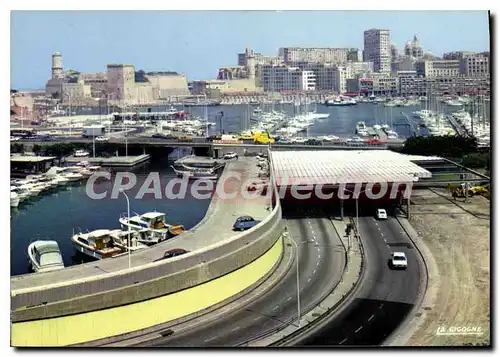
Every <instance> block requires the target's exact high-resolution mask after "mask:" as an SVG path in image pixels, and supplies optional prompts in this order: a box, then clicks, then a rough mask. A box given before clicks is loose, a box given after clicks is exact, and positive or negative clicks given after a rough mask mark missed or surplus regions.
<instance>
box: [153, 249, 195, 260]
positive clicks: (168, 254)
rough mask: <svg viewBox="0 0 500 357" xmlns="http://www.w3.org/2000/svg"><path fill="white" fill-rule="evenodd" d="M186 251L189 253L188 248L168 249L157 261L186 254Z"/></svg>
mask: <svg viewBox="0 0 500 357" xmlns="http://www.w3.org/2000/svg"><path fill="white" fill-rule="evenodd" d="M186 253H189V252H188V251H187V250H184V249H181V248H175V249H170V250H167V251H166V252H165V253H164V254H163V257H161V258H158V259H156V260H155V262H158V261H160V260H164V259H169V258H173V257H178V256H179V255H182V254H186Z"/></svg>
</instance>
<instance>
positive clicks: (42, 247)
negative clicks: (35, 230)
mask: <svg viewBox="0 0 500 357" xmlns="http://www.w3.org/2000/svg"><path fill="white" fill-rule="evenodd" d="M28 259H29V261H30V265H31V267H32V269H33V270H34V271H35V273H44V272H47V271H54V270H60V269H64V263H63V259H62V255H61V251H60V249H59V245H58V244H57V242H56V241H53V240H37V241H35V242H33V243H31V244H30V245H29V246H28Z"/></svg>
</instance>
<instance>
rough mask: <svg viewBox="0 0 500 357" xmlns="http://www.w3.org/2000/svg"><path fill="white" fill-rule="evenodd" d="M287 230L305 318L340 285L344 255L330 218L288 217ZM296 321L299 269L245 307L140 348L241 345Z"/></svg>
mask: <svg viewBox="0 0 500 357" xmlns="http://www.w3.org/2000/svg"><path fill="white" fill-rule="evenodd" d="M287 227H288V232H289V233H290V236H291V238H292V239H294V240H295V242H296V243H297V245H298V247H299V268H300V274H299V276H300V304H301V314H304V313H306V312H307V311H309V310H310V309H311V308H313V307H314V306H316V305H317V304H318V303H319V302H320V301H321V300H322V299H323V298H324V297H325V295H326V294H328V292H329V291H330V290H331V289H332V288H333V287H334V286H335V285H336V284H337V283H338V282H339V281H340V278H341V276H342V271H343V267H344V264H345V255H344V253H345V252H344V248H343V245H342V243H341V241H340V238H339V237H338V235H337V234H336V232H335V230H334V228H333V226H332V224H331V222H330V221H329V219H327V218H288V219H287ZM288 244H291V243H290V242H288ZM294 264H295V263H294ZM296 318H297V285H296V269H295V266H294V267H293V268H292V269H290V270H289V272H288V273H287V275H286V276H285V277H284V278H283V280H282V281H281V282H280V283H279V284H278V285H277V286H275V287H273V288H272V289H271V290H269V291H268V292H267V293H266V294H264V295H262V296H260V297H259V298H258V299H257V300H254V301H253V302H252V303H251V304H249V305H247V306H245V307H244V308H242V309H239V310H236V311H233V312H231V313H229V314H227V315H225V316H224V317H223V318H221V319H219V320H216V321H214V322H211V323H208V324H204V325H202V326H198V327H195V328H193V329H191V330H188V331H186V332H185V333H182V334H179V335H176V334H175V333H174V334H173V335H171V336H169V337H163V338H160V339H157V340H154V341H148V342H146V343H144V344H142V345H141V346H168V347H181V346H182V347H194V346H196V347H217V346H236V345H239V344H242V343H245V342H247V341H249V340H251V339H253V338H256V337H258V336H260V335H262V334H264V333H266V332H270V331H272V330H274V329H276V328H277V327H280V326H285V325H287V324H289V323H290V322H292V323H295V322H296ZM174 330H175V329H174Z"/></svg>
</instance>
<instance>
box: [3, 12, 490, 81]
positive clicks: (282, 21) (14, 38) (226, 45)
mask: <svg viewBox="0 0 500 357" xmlns="http://www.w3.org/2000/svg"><path fill="white" fill-rule="evenodd" d="M374 27H376V28H386V29H389V30H390V31H391V41H392V42H393V43H395V44H396V45H397V47H398V48H399V49H403V48H404V43H405V42H406V41H408V40H411V39H412V38H413V35H414V34H417V36H418V37H419V39H420V40H421V43H422V44H423V46H424V50H425V51H431V52H432V53H434V54H437V55H442V53H443V52H448V51H455V50H469V51H486V50H489V25H488V13H487V12H486V11H392V12H391V11H380V12H377V11H282V12H271V11H13V12H12V14H11V87H12V88H16V89H39V88H44V86H45V82H46V81H47V79H48V78H49V77H50V67H51V54H52V53H53V52H56V51H58V52H61V54H62V56H63V66H64V69H70V68H71V69H76V70H78V71H81V72H98V71H105V70H106V64H108V63H129V64H133V65H135V67H136V69H144V70H146V71H153V70H171V71H177V72H181V73H184V74H186V75H187V77H188V79H189V80H192V79H209V78H214V77H215V76H216V74H217V69H218V68H219V67H222V66H225V65H235V64H237V53H238V52H243V50H244V49H245V47H252V48H253V49H254V50H255V51H256V52H261V53H263V54H265V55H275V54H277V53H278V48H279V47H286V46H311V47H312V46H322V47H326V46H331V47H358V48H360V49H362V48H363V31H364V30H366V29H369V28H374Z"/></svg>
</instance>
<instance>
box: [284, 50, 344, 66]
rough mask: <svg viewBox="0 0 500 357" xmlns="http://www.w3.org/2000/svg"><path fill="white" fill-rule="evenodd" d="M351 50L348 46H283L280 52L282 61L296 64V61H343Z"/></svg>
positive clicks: (291, 64) (292, 64) (335, 62)
mask: <svg viewBox="0 0 500 357" xmlns="http://www.w3.org/2000/svg"><path fill="white" fill-rule="evenodd" d="M350 51H351V49H349V48H334V47H325V48H320V47H283V48H281V49H280V53H282V54H283V60H284V63H285V64H287V65H290V66H296V65H297V64H298V63H301V62H307V63H334V64H338V63H345V62H347V55H348V53H349V52H350Z"/></svg>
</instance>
